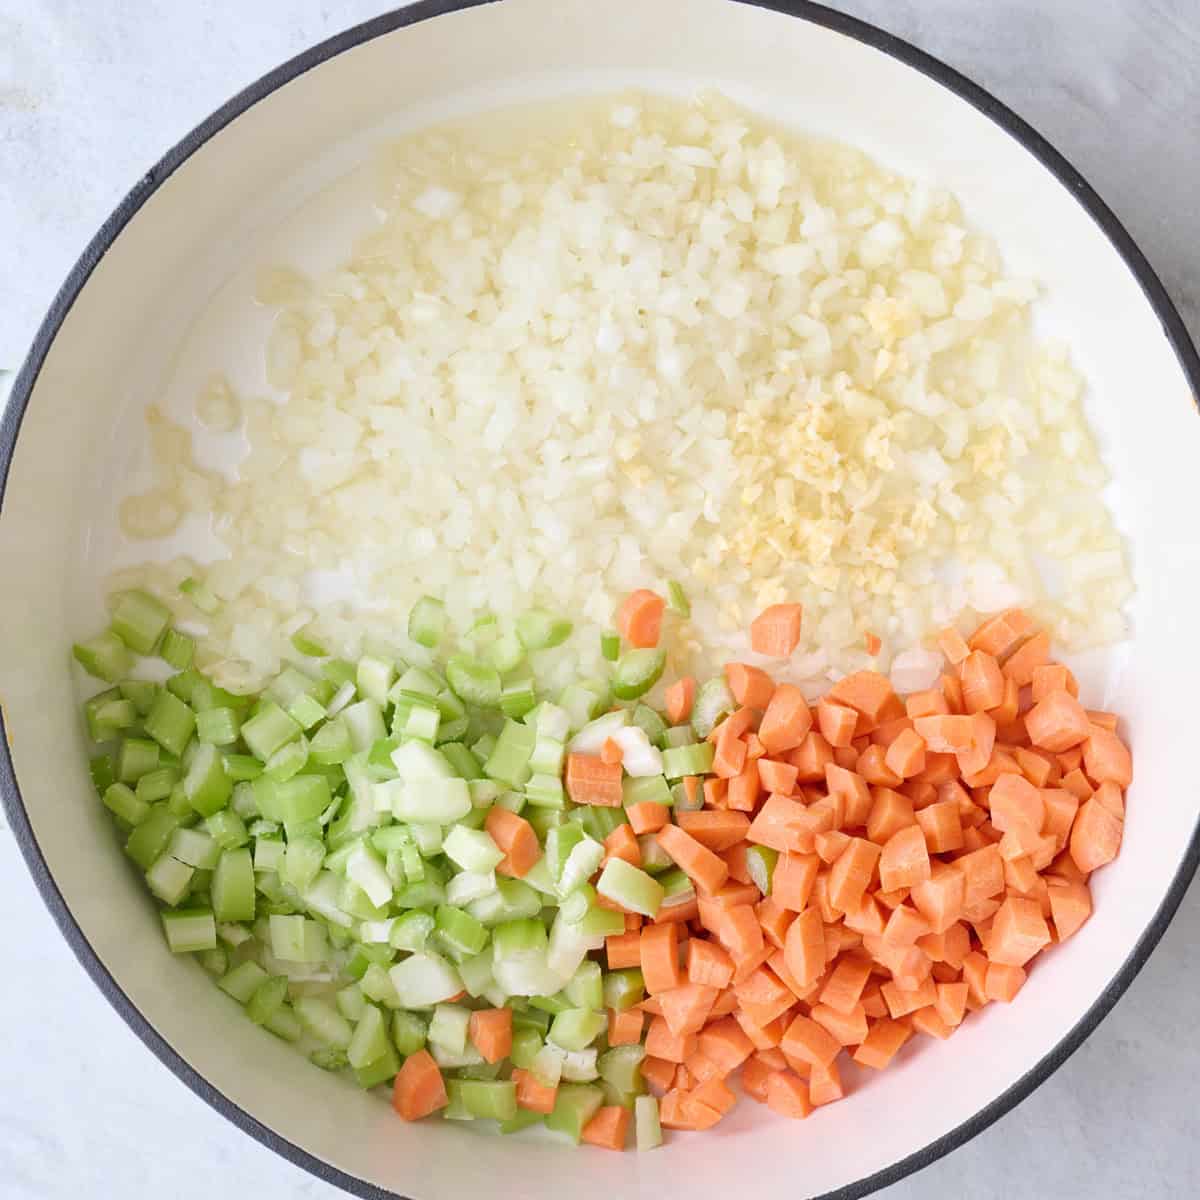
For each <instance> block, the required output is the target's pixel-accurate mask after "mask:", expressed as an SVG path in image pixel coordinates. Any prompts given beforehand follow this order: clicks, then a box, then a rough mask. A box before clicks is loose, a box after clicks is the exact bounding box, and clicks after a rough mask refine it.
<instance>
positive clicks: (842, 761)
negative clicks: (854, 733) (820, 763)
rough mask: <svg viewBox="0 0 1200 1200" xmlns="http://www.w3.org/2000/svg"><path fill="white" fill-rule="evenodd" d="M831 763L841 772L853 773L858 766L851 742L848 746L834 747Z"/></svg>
mask: <svg viewBox="0 0 1200 1200" xmlns="http://www.w3.org/2000/svg"><path fill="white" fill-rule="evenodd" d="M857 740H858V739H857V738H856V739H855V741H857ZM833 761H834V762H835V763H837V765H838V766H839V767H841V768H842V769H843V770H846V771H853V770H854V768H855V767H857V766H858V750H857V749H856V748H855V746H854V744H853V742H852V743H851V744H850V745H849V746H834V748H833Z"/></svg>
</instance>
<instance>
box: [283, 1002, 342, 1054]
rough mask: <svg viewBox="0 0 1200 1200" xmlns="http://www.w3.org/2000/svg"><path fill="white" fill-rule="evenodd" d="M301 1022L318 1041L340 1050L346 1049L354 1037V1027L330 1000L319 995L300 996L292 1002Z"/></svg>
mask: <svg viewBox="0 0 1200 1200" xmlns="http://www.w3.org/2000/svg"><path fill="white" fill-rule="evenodd" d="M292 1009H293V1011H294V1012H295V1014H296V1016H297V1017H298V1018H299V1020H300V1024H301V1025H303V1026H304V1028H305V1030H306V1031H307V1032H308V1033H309V1034H311V1035H312V1036H313V1037H314V1038H316V1039H317V1041H319V1042H321V1043H322V1044H323V1045H326V1046H333V1047H335V1048H336V1049H338V1050H346V1049H348V1048H349V1046H350V1042H351V1039H352V1038H353V1037H354V1027H353V1026H352V1025H351V1024H350V1022H349V1021H347V1020H346V1018H345V1017H344V1016H343V1015H342V1014H341V1013H340V1012H338V1010H337V1009H336V1008H334V1007H333V1005H332V1004H330V1003H329V1001H328V1000H324V999H322V998H321V997H319V996H300V997H298V998H297V999H296V1000H295V1001H294V1002H293V1004H292Z"/></svg>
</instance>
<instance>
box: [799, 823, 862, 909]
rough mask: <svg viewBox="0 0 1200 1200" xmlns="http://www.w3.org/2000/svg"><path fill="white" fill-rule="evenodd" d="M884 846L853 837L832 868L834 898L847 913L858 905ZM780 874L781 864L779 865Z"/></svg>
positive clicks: (830, 883) (831, 881)
mask: <svg viewBox="0 0 1200 1200" xmlns="http://www.w3.org/2000/svg"><path fill="white" fill-rule="evenodd" d="M880 852H881V851H880V847H879V846H878V845H876V844H875V843H874V842H873V841H867V840H866V839H865V838H851V839H850V842H849V843H848V844H847V846H846V848H845V850H843V851H842V853H841V856H840V857H839V858H838V860H837V862H835V863H834V864H833V866H832V867H831V868H830V869H829V884H828V887H829V898H830V901H831V902H832V903H833V904H834V905H835V906H836V907H837V908H839V909H841V910H842V911H843V912H845V913H847V914H848V913H850V911H851V910H852V909H855V908H857V907H858V905H859V904H860V903H861V901H862V897H863V894H864V893H865V892H866V890H867V887H868V886H869V885H870V883H871V878H872V876H873V875H874V874H875V867H876V865H877V864H878V862H879V856H880ZM776 872H777V873H778V864H776Z"/></svg>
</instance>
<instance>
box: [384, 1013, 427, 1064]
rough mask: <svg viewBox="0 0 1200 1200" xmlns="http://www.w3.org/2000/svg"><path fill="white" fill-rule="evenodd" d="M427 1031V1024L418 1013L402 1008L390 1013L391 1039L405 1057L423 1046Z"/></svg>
mask: <svg viewBox="0 0 1200 1200" xmlns="http://www.w3.org/2000/svg"><path fill="white" fill-rule="evenodd" d="M428 1033H429V1028H428V1025H427V1024H426V1022H425V1020H424V1018H422V1017H421V1016H420V1015H419V1014H417V1013H414V1012H406V1011H405V1010H403V1009H400V1010H399V1011H397V1012H394V1013H393V1014H392V1041H393V1042H395V1044H396V1049H397V1050H398V1051H399V1052H400V1053H401V1054H403V1055H404V1057H405V1058H407V1057H408V1056H409V1055H410V1054H416V1052H417V1051H418V1050H423V1049H424V1048H425V1040H426V1038H427V1037H428Z"/></svg>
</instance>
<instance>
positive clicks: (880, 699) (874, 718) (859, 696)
mask: <svg viewBox="0 0 1200 1200" xmlns="http://www.w3.org/2000/svg"><path fill="white" fill-rule="evenodd" d="M828 696H829V699H830V700H832V701H834V702H835V703H838V704H846V705H849V706H850V707H851V708H853V709H854V710H855V711H856V712H858V713H859V714H860V716H861V717H862V718H863V719H862V720H861V721H860V722H859V726H858V731H859V733H870V732H871V730H873V729H874V728H875V727H876V726H877V725H879V724H881V723H882V722H884V721H890V720H894V719H895V718H896V717H899V716H902V715H903V714H904V704H903V702H902V701H901V700H900V698H899V697H898V696H897V695H896V693H895V692H894V691H893V690H892V683H891V680H890V679H888V677H887V676H886V675H881V674H880V673H879V672H878V671H855V672H854V673H853V674H850V675H846V676H844V677H843V678H841V679H839V680H838V681H837V683H835V684H834V685H833V687H831V688H830V689H829V692H828Z"/></svg>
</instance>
